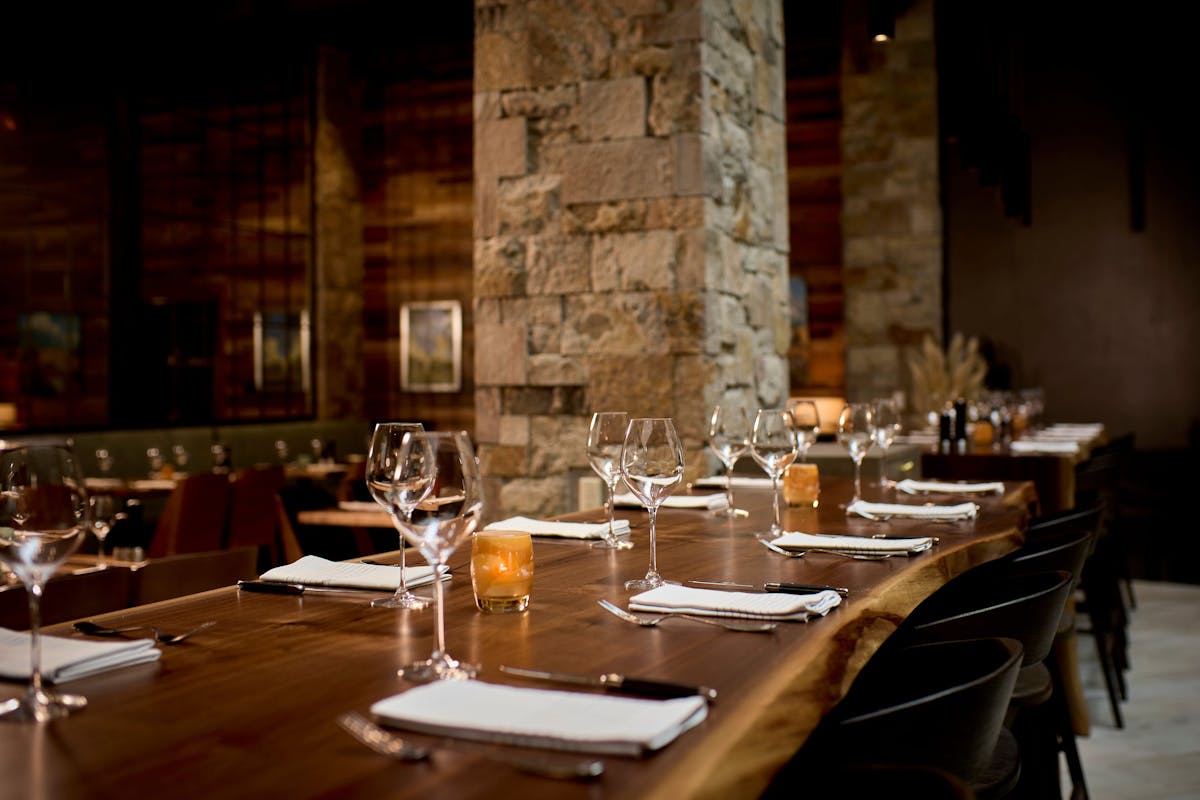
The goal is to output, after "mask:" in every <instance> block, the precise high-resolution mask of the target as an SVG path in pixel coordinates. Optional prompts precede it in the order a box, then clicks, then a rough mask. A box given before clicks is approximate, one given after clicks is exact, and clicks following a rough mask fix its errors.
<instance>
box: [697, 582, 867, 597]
mask: <svg viewBox="0 0 1200 800" xmlns="http://www.w3.org/2000/svg"><path fill="white" fill-rule="evenodd" d="M684 583H691V584H694V585H696V586H729V587H732V588H735V589H757V590H758V591H760V592H782V593H784V594H815V593H817V592H837V593H838V594H840V595H841V596H842V597H845V596H846V595H848V594H850V590H849V589H847V588H846V587H845V586H824V585H822V584H810V583H735V582H733V581H684Z"/></svg>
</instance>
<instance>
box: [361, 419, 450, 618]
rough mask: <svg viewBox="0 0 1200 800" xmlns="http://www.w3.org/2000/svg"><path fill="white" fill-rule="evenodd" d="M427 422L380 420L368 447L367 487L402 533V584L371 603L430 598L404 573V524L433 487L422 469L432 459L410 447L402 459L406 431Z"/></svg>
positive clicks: (408, 603)
mask: <svg viewBox="0 0 1200 800" xmlns="http://www.w3.org/2000/svg"><path fill="white" fill-rule="evenodd" d="M423 430H425V426H424V425H422V424H421V423H419V422H381V423H379V424H378V425H376V426H375V430H374V431H373V432H372V434H371V444H370V446H369V447H368V448H367V463H366V467H365V477H366V482H367V491H369V492H370V493H371V497H372V498H374V500H375V502H376V503H379V505H381V506H383V508H384V510H386V511H387V512H388V515H389V516H390V517H391V519H392V525H393V526H395V528H396V531H397V533H399V534H400V585H399V586H397V587H396V593H395V594H394V595H392V596H391V597H386V598H382V599H379V600H372V601H371V605H372V606H375V607H382V608H425V607H426V606H428V605H429V603H430V602H431V601H430V599H429V598H428V597H419V596H418V595H415V594H413V593H412V592H411V591H409V589H408V580H407V578H406V576H405V573H406V572H407V571H408V570H407V569H405V564H404V562H405V556H404V549H405V548H404V526H406V525H408V524H409V523H410V522H411V521H412V513H413V509H414V508H416V507H417V504H418V503H420V502H421V501H422V500H424V499H425V497H426V496H427V495H428V494H429V492H430V490H431V489H432V488H433V481H432V476H431V475H429V474H427V473H425V472H424V471H423V470H424V469H425V468H427V467H428V466H430V464H431V462H430V460H429V459H426V458H424V455H423V454H422V453H421V452H420V451H413V450H411V449H410V450H409V451H408V452H409V453H410V455H415V456H416V457H415V458H410V459H409V460H408V461H403V462H402V461H401V460H400V453H401V449H402V445H403V444H404V434H406V433H419V432H420V431H423Z"/></svg>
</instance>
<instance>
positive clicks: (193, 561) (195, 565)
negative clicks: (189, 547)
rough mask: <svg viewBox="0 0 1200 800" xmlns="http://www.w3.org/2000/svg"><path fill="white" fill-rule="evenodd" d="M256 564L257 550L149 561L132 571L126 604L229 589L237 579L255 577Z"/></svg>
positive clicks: (185, 554) (178, 556)
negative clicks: (223, 587)
mask: <svg viewBox="0 0 1200 800" xmlns="http://www.w3.org/2000/svg"><path fill="white" fill-rule="evenodd" d="M257 561H258V548H257V547H235V548H231V549H227V550H213V551H209V552H205V553H177V554H175V555H170V556H163V557H161V558H152V559H149V560H147V561H146V563H145V564H143V565H141V566H139V567H138V568H136V569H135V570H133V579H132V593H131V603H130V604H131V605H135V606H140V605H145V604H146V603H156V602H158V601H159V600H169V599H171V598H172V597H182V596H183V595H187V594H196V593H197V592H207V591H208V590H210V589H219V588H221V587H222V586H232V585H234V584H236V583H237V582H238V581H239V580H249V579H252V578H255V577H257V576H258V570H257V566H258V565H257Z"/></svg>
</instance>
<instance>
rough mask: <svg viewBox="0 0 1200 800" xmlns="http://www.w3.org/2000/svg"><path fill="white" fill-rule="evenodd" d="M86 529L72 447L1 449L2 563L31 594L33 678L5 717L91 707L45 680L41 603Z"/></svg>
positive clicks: (43, 716)
mask: <svg viewBox="0 0 1200 800" xmlns="http://www.w3.org/2000/svg"><path fill="white" fill-rule="evenodd" d="M87 530H88V498H87V492H86V491H85V490H84V484H83V471H82V470H81V469H80V466H79V462H78V461H77V460H76V458H75V454H74V452H73V451H72V450H71V449H70V448H69V447H64V446H55V445H29V446H17V447H13V448H11V449H6V450H4V451H3V452H0V561H2V562H3V563H4V564H5V565H6V566H8V567H9V568H10V569H11V570H12V571H13V572H14V573H15V574H16V576H17V577H18V578H20V579H21V582H22V583H24V584H25V588H26V590H27V591H28V593H29V655H30V671H29V674H30V678H29V690H28V692H27V693H26V696H25V697H24V698H22V699H21V700H20V701H18V702H14V703H8V704H6V705H5V707H4V710H3V712H0V714H2V716H0V718H2V719H5V720H35V721H37V722H44V721H46V720H49V719H54V718H56V717H62V716H66V715H67V714H69V713H71V712H72V711H76V710H78V709H81V708H83V707H84V706H86V705H87V699H86V698H84V697H82V696H79V695H70V694H58V693H53V692H50V691H47V690H46V688H45V687H44V686H43V684H42V640H41V601H42V593H43V590H44V589H45V586H46V582H47V581H48V580H49V579H50V576H51V575H53V574H54V573H55V572H56V571H57V570H58V568H59V567H60V566H61V565H62V563H63V561H65V560H66V558H67V556H69V555H71V553H73V552H75V550H76V548H78V547H79V544H80V542H82V541H83V537H84V536H85V535H86V532H87Z"/></svg>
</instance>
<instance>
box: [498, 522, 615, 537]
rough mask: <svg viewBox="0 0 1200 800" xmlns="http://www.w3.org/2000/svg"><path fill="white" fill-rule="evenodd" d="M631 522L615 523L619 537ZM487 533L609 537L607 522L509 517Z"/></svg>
mask: <svg viewBox="0 0 1200 800" xmlns="http://www.w3.org/2000/svg"><path fill="white" fill-rule="evenodd" d="M629 527H630V525H629V520H627V519H618V520H614V521H613V531H614V532H615V533H616V534H617V536H621V535H622V534H626V533H629ZM484 530H485V531H522V532H524V533H530V534H533V535H534V536H558V537H560V538H563V539H603V538H604V537H605V536H607V535H608V523H607V522H558V521H555V520H543V519H530V518H529V517H509V518H508V519H502V520H500V521H498V522H493V523H492V524H490V525H488V526H487V527H485V528H484Z"/></svg>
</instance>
